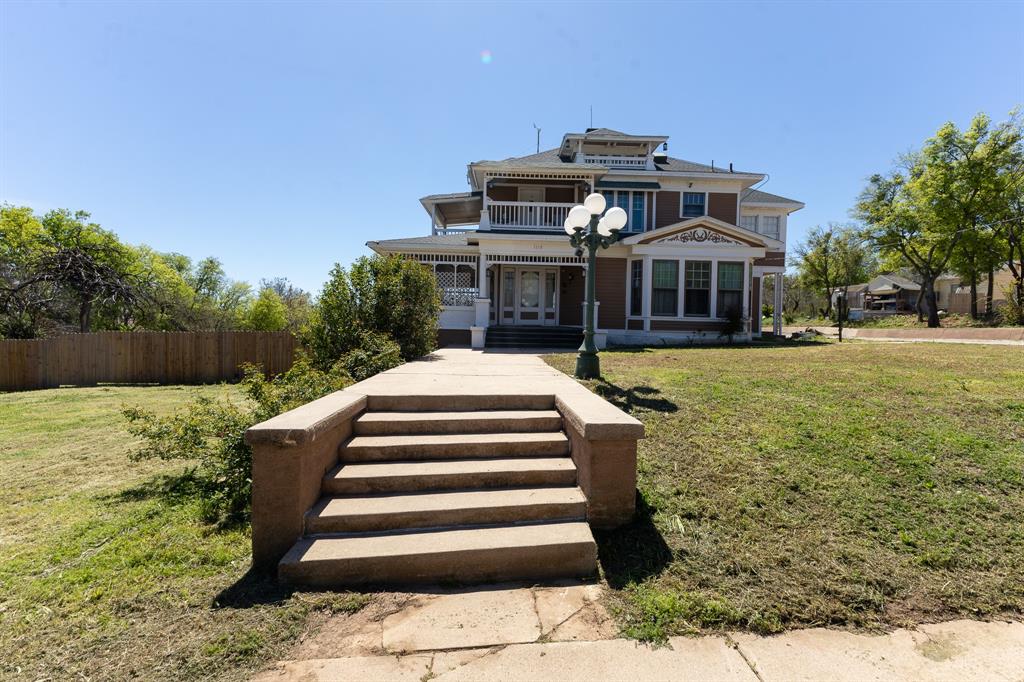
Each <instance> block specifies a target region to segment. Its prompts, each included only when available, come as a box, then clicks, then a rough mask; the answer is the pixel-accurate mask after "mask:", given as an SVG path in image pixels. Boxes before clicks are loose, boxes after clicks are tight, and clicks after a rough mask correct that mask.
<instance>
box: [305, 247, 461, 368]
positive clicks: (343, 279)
mask: <svg viewBox="0 0 1024 682" xmlns="http://www.w3.org/2000/svg"><path fill="white" fill-rule="evenodd" d="M440 312H441V301H440V298H439V296H438V293H437V285H436V283H435V282H434V277H433V275H432V274H431V272H430V270H429V269H428V268H425V267H423V266H422V265H420V264H419V263H417V262H415V261H410V260H407V259H405V258H402V257H401V256H388V257H383V256H373V257H372V258H365V257H364V258H360V259H358V260H357V261H356V262H355V263H353V264H352V267H351V269H349V270H346V269H345V268H343V267H341V266H340V265H335V266H334V269H333V270H331V278H330V280H329V281H328V282H327V284H326V285H325V286H324V291H323V294H321V296H320V299H319V301H317V305H316V307H315V308H314V309H313V314H312V315H311V316H310V321H309V324H307V325H306V327H305V328H304V330H303V332H302V340H303V342H304V343H305V346H306V348H308V349H309V352H310V356H311V358H312V362H313V364H314V365H315V366H316V367H319V368H320V369H322V370H326V369H328V368H330V367H332V366H333V365H334V363H335V362H337V361H338V359H339V358H343V357H345V356H346V355H347V354H349V353H350V352H352V351H354V350H357V349H359V348H360V344H361V343H362V341H363V340H364V338H365V334H366V333H367V332H374V333H377V334H384V335H386V336H389V337H391V338H392V339H394V341H395V342H396V343H397V344H398V346H399V348H400V352H401V357H402V359H404V360H410V359H412V358H415V357H419V356H421V355H425V354H426V353H429V352H430V351H432V350H433V349H434V347H435V343H436V340H437V317H438V315H439V314H440Z"/></svg>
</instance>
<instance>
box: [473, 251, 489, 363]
mask: <svg viewBox="0 0 1024 682" xmlns="http://www.w3.org/2000/svg"><path fill="white" fill-rule="evenodd" d="M488 265H489V263H488V262H487V259H486V258H484V255H483V254H480V256H479V258H477V292H476V299H475V300H474V301H473V318H474V320H473V321H474V324H473V326H472V327H470V328H469V332H470V345H471V346H472V347H473V348H483V347H484V345H485V343H486V341H487V325H488V323H489V322H490V316H491V315H490V312H491V300H490V299H489V298H487V267H488Z"/></svg>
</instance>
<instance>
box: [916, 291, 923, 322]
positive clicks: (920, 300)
mask: <svg viewBox="0 0 1024 682" xmlns="http://www.w3.org/2000/svg"><path fill="white" fill-rule="evenodd" d="M916 305H917V321H918V323H920V322H924V288H923V287H922V288H921V290H920V291H918V292H917V304H916Z"/></svg>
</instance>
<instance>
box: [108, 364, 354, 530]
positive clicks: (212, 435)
mask: <svg viewBox="0 0 1024 682" xmlns="http://www.w3.org/2000/svg"><path fill="white" fill-rule="evenodd" d="M339 365H340V363H339ZM351 383H352V378H351V377H350V376H349V375H348V373H347V372H345V371H344V369H342V368H341V367H340V366H339V367H335V368H333V369H331V370H330V371H328V372H323V371H321V370H318V369H316V368H314V367H313V366H311V365H310V364H309V362H308V361H307V360H306V359H305V358H300V359H299V360H298V361H297V362H296V363H295V364H294V365H293V366H292V368H291V369H290V370H288V371H287V372H285V373H284V374H281V375H279V376H277V377H275V378H274V379H272V380H270V381H268V380H267V379H265V378H264V376H263V373H262V372H261V371H260V369H259V368H258V367H253V366H247V367H246V368H245V376H244V378H243V379H242V386H243V390H244V393H245V395H246V397H247V398H248V400H246V401H245V402H243V403H236V402H232V401H230V400H214V399H212V398H209V397H204V396H198V397H196V398H194V399H193V400H191V401H190V402H188V403H186V404H185V406H184V408H183V409H182V410H181V411H179V412H176V413H175V414H173V415H170V416H167V417H160V416H157V415H156V414H154V413H153V412H151V411H149V410H145V409H143V408H140V407H129V408H125V409H124V410H123V411H122V414H124V416H125V418H126V419H127V420H128V431H129V432H130V433H131V434H132V435H135V436H138V437H139V438H141V439H142V441H143V442H142V444H141V445H140V446H139V447H138V449H137V450H135V451H134V452H133V453H131V455H130V457H131V459H132V460H135V461H138V460H144V459H163V460H177V459H180V460H187V461H191V462H195V463H196V466H195V468H194V470H193V471H192V472H191V474H192V475H193V476H194V477H195V478H196V480H197V482H198V484H199V485H198V492H199V493H200V494H201V496H202V510H203V516H204V518H205V519H206V520H208V521H215V522H218V523H221V524H223V523H227V522H230V521H237V520H241V519H244V518H245V517H246V516H247V515H248V511H249V501H250V498H251V495H252V478H251V476H252V451H251V450H250V449H249V446H248V445H246V444H245V440H244V435H245V430H246V429H248V428H249V427H250V426H253V425H254V424H258V423H260V422H262V421H265V420H267V419H270V418H271V417H273V416H276V415H278V414H280V413H282V412H285V411H287V410H290V409H293V408H295V407H298V406H300V405H304V404H306V403H308V402H309V401H311V400H316V399H317V398H320V397H322V396H324V395H327V394H328V393H331V392H333V391H337V390H340V389H342V388H344V387H345V386H348V385H349V384H351Z"/></svg>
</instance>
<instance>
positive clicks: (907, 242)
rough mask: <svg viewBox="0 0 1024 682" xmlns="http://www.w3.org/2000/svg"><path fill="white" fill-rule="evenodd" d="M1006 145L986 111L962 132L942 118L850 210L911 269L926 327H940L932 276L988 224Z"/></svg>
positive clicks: (883, 249) (883, 246) (885, 250)
mask: <svg viewBox="0 0 1024 682" xmlns="http://www.w3.org/2000/svg"><path fill="white" fill-rule="evenodd" d="M1011 146H1012V145H1010V144H1009V137H1008V136H1007V135H1006V134H1005V132H1004V127H1003V126H997V127H994V128H993V127H992V125H991V122H990V119H989V118H988V117H987V116H985V115H984V114H978V115H977V116H975V117H974V119H973V120H972V121H971V124H970V125H969V126H968V128H967V129H966V130H965V131H960V130H958V129H957V128H956V126H955V125H953V124H952V123H947V124H945V125H943V126H942V127H941V128H939V130H938V132H937V133H936V134H935V135H934V136H933V137H932V138H930V139H928V140H927V141H926V142H925V144H924V147H923V148H922V149H921V151H920V152H916V153H911V154H908V155H907V156H906V157H904V159H903V160H902V163H901V167H900V168H898V169H896V170H894V171H892V172H890V173H889V174H887V175H874V176H872V177H871V179H870V180H869V182H868V186H867V187H866V188H865V190H864V191H863V192H862V193H861V196H860V198H859V200H858V202H857V207H856V209H855V214H856V215H857V216H858V217H860V218H861V219H862V220H863V221H864V222H865V224H866V225H867V226H868V231H867V234H868V236H869V237H870V238H871V240H872V241H873V242H874V244H875V245H876V247H877V248H878V249H879V250H880V251H881V252H882V253H883V254H888V255H891V254H893V253H898V254H899V256H900V257H901V258H902V260H903V262H904V263H906V264H907V266H908V267H910V268H911V269H912V270H913V271H914V273H915V274H916V276H917V277H916V278H917V279H918V281H919V282H920V283H921V288H922V300H923V302H924V304H925V307H926V308H927V310H928V326H929V327H938V326H939V314H938V305H937V302H936V295H935V280H936V279H937V278H938V277H939V276H940V275H942V274H943V273H944V272H945V271H946V268H947V267H948V266H949V264H950V261H951V259H952V258H953V256H954V254H955V253H956V251H957V248H958V247H959V245H960V243H961V241H963V240H964V236H965V235H966V234H968V233H973V232H975V231H977V230H978V229H979V228H980V227H981V226H983V225H985V224H986V221H987V217H988V216H989V215H990V213H991V211H992V202H993V201H994V200H995V198H996V192H997V190H998V182H997V179H998V176H999V173H1000V169H1001V168H1002V167H1003V165H1004V164H1005V160H1006V155H1007V153H1008V151H1009V148H1010V147H1011Z"/></svg>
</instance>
